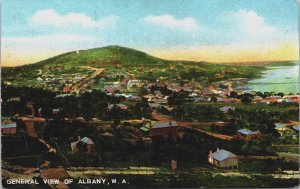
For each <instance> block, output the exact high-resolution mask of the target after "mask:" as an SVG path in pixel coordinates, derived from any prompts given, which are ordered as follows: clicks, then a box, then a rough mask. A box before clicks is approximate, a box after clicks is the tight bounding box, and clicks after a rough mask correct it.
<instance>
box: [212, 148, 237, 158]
mask: <svg viewBox="0 0 300 189" xmlns="http://www.w3.org/2000/svg"><path fill="white" fill-rule="evenodd" d="M233 157H237V156H236V155H235V154H233V153H231V152H229V151H227V150H224V149H221V150H218V151H216V152H214V153H213V154H212V158H213V159H216V160H218V161H223V160H225V159H228V158H233Z"/></svg>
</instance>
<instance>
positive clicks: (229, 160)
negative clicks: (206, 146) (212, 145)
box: [208, 148, 238, 168]
mask: <svg viewBox="0 0 300 189" xmlns="http://www.w3.org/2000/svg"><path fill="white" fill-rule="evenodd" d="M208 162H209V163H210V164H212V165H214V166H216V167H219V168H238V157H237V155H235V154H233V153H231V152H229V151H227V150H224V149H219V148H217V151H216V152H214V153H212V150H210V151H209V155H208Z"/></svg>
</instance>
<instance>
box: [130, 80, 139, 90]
mask: <svg viewBox="0 0 300 189" xmlns="http://www.w3.org/2000/svg"><path fill="white" fill-rule="evenodd" d="M140 84H141V80H137V79H131V80H128V82H127V88H129V89H130V88H133V87H138V86H140Z"/></svg>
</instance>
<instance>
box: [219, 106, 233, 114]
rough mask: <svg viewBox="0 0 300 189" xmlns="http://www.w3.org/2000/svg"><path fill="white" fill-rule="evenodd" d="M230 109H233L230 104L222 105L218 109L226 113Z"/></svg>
mask: <svg viewBox="0 0 300 189" xmlns="http://www.w3.org/2000/svg"><path fill="white" fill-rule="evenodd" d="M230 110H235V108H234V107H232V106H224V107H223V108H220V111H222V112H223V113H224V114H225V113H228V112H229V111H230Z"/></svg>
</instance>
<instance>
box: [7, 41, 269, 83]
mask: <svg viewBox="0 0 300 189" xmlns="http://www.w3.org/2000/svg"><path fill="white" fill-rule="evenodd" d="M82 66H89V67H95V68H104V69H105V74H107V75H113V74H116V73H118V74H124V75H128V74H130V75H134V76H135V77H136V78H139V79H146V80H156V79H159V78H160V79H163V78H165V79H174V78H177V79H178V78H179V79H193V80H198V81H202V80H207V81H213V80H218V79H228V78H233V77H245V78H254V77H257V76H258V75H259V74H260V71H262V70H264V68H261V67H253V66H252V67H250V66H236V65H220V64H210V63H208V62H193V61H169V60H163V59H160V58H157V57H154V56H151V55H148V54H146V53H144V52H141V51H138V50H134V49H130V48H125V47H120V46H107V47H102V48H95V49H89V50H80V51H79V53H77V52H75V51H73V52H68V53H64V54H61V55H58V56H55V57H52V58H49V59H46V60H43V61H40V62H37V63H34V64H29V65H24V66H18V67H13V68H3V69H2V78H3V80H4V81H10V82H13V83H17V84H18V85H28V84H30V83H36V78H37V77H42V76H44V77H46V76H48V75H50V76H52V77H53V76H55V77H60V76H61V75H63V74H64V75H72V74H75V73H85V74H90V73H91V72H92V70H89V69H86V68H82ZM49 70H50V71H49ZM222 72H223V73H225V75H222V74H221V73H222ZM30 81H31V82H30Z"/></svg>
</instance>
